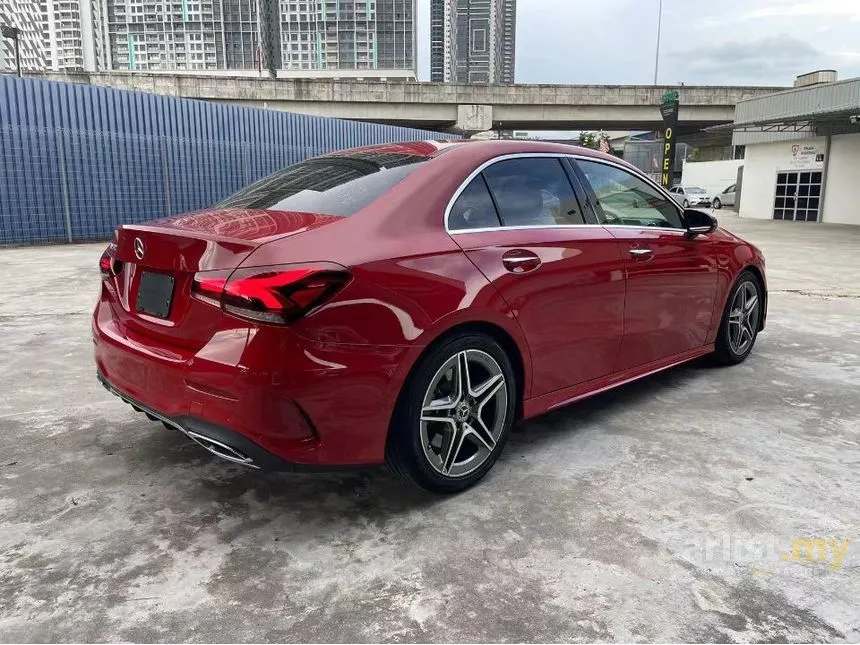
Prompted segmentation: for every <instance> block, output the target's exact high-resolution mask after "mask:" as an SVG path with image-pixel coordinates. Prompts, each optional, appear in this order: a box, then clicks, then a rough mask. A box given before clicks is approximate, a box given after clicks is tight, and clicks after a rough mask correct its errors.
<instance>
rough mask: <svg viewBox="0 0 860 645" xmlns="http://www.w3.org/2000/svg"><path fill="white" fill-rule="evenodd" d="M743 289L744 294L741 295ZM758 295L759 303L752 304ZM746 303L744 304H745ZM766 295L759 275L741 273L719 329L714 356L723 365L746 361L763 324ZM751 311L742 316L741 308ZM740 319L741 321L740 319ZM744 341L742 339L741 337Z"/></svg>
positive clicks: (730, 295) (730, 293)
mask: <svg viewBox="0 0 860 645" xmlns="http://www.w3.org/2000/svg"><path fill="white" fill-rule="evenodd" d="M741 290H743V291H744V296H739V294H740V292H741ZM753 294H754V295H755V298H756V304H755V305H754V306H752V307H751V306H750V305H749V304H747V303H749V302H750V298H751V297H752V295H753ZM742 303H744V304H742ZM763 303H764V297H763V293H762V287H761V284H760V283H759V280H758V278H757V277H756V276H755V274H753V273H752V272H751V271H744V272H742V273H741V274H740V276H738V279H737V280H736V281H735V284H734V286H733V287H732V290H731V292H729V297H728V300H726V308H725V310H724V311H723V317H722V320H721V321H720V329H719V331H718V332H717V340H716V348H715V351H714V359H715V360H716V362H717V363H719V364H721V365H737V364H738V363H742V362H744V361H745V360H746V359H747V357H748V356H749V355H750V352H752V349H753V347H754V346H755V341H756V338H758V330H759V327H760V325H761V317H762V311H763V309H762V305H763ZM741 306H743V307H744V310H745V311H746V312H747V313H746V314H744V315H739V313H738V312H739V310H740V307H741ZM738 321H739V322H738ZM739 334H740V338H741V339H742V340H743V342H742V343H739V342H738V338H739V336H738V335H739Z"/></svg>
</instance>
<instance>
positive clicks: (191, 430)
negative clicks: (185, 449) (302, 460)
mask: <svg viewBox="0 0 860 645" xmlns="http://www.w3.org/2000/svg"><path fill="white" fill-rule="evenodd" d="M97 376H98V379H99V381H100V382H101V384H102V385H103V386H104V387H105V389H106V390H107V391H108V392H110V393H111V394H114V395H115V396H118V397H119V398H120V399H122V400H123V401H125V402H126V403H128V404H129V405H131V406H132V407H133V408H134V409H135V410H137V411H138V412H143V413H145V414H146V415H147V416H148V417H150V418H153V419H157V420H158V421H161V422H162V423H164V424H165V425H167V426H170V427H171V428H174V429H176V430H179V431H180V432H181V433H182V434H184V435H185V436H186V437H188V438H189V439H191V440H192V441H193V442H194V443H196V444H198V445H200V446H201V447H202V448H204V449H206V450H208V451H209V452H211V453H212V454H214V455H215V456H217V457H220V458H221V459H226V460H227V461H231V462H233V463H237V464H241V465H242V466H248V467H249V468H256V469H263V470H276V471H287V472H295V471H303V470H315V468H314V467H312V466H304V465H302V464H294V463H290V462H288V461H286V460H284V459H282V458H280V457H278V456H277V455H275V454H273V453H271V452H269V451H268V450H266V449H265V448H263V447H262V446H259V445H257V444H256V443H254V442H253V441H251V440H250V439H248V438H247V437H246V436H244V435H242V434H240V433H238V432H234V431H233V430H230V429H229V428H224V427H221V426H218V425H215V424H214V423H209V422H207V421H204V420H203V419H196V418H194V417H178V418H174V417H168V416H166V415H164V414H162V413H160V412H157V411H156V410H153V409H152V408H150V407H148V406H146V405H145V404H143V403H141V402H140V401H137V400H135V399H133V398H132V397H130V396H129V395H128V394H125V393H124V392H120V391H119V390H118V389H117V388H115V387H114V386H113V385H111V384H110V383H109V382H108V380H107V379H106V378H105V377H104V375H103V374H102V373H101V372H97Z"/></svg>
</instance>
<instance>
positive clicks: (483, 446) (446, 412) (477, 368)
mask: <svg viewBox="0 0 860 645" xmlns="http://www.w3.org/2000/svg"><path fill="white" fill-rule="evenodd" d="M507 399H508V390H507V388H506V387H505V375H504V373H503V372H502V368H501V366H500V365H499V363H498V362H497V361H496V360H495V359H494V358H493V357H492V356H490V355H489V354H487V353H486V352H482V351H480V350H477V349H467V350H463V351H461V352H458V353H457V354H456V355H454V356H452V357H451V358H449V359H448V360H447V361H445V363H444V364H443V365H442V367H440V368H439V371H438V372H436V375H435V376H434V377H433V380H432V381H430V385H429V386H428V387H427V393H426V394H425V396H424V405H423V406H422V409H421V445H422V447H423V448H424V455H425V456H426V457H427V460H428V461H429V462H430V465H431V466H432V467H433V468H435V469H436V470H437V471H438V472H439V473H440V474H442V475H445V476H448V477H459V476H462V475H468V474H469V473H471V472H474V471H475V470H476V469H478V468H480V467H481V465H482V464H483V463H484V462H485V461H486V460H487V458H488V457H489V456H490V455H491V454H493V450H494V449H495V447H496V444H497V443H498V441H499V436H500V435H501V433H502V430H503V429H504V427H505V420H506V416H507V411H508V400H507Z"/></svg>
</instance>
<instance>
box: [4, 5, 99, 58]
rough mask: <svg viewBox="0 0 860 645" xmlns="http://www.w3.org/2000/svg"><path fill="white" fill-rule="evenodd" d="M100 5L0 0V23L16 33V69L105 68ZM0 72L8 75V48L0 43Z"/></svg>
mask: <svg viewBox="0 0 860 645" xmlns="http://www.w3.org/2000/svg"><path fill="white" fill-rule="evenodd" d="M104 2H105V0H0V22H2V23H3V24H5V25H9V26H12V27H18V28H19V29H20V30H21V34H20V36H19V41H20V48H21V70H22V71H24V72H42V71H55V72H64V71H65V72H70V71H95V70H99V69H109V68H110V64H109V58H108V51H107V47H106V43H107V41H106V32H105V22H104V18H105V14H104V9H105V4H104ZM4 45H5V47H0V49H3V50H4V52H3V54H5V55H2V56H0V66H2V67H0V69H2V68H5V70H6V71H12V70H13V69H14V65H15V52H14V44H13V43H11V42H9V43H4Z"/></svg>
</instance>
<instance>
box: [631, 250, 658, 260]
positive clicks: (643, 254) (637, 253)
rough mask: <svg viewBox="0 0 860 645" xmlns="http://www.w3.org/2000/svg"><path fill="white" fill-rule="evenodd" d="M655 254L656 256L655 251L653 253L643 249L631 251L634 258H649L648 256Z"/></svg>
mask: <svg viewBox="0 0 860 645" xmlns="http://www.w3.org/2000/svg"><path fill="white" fill-rule="evenodd" d="M653 254H654V251H652V250H651V249H642V248H635V249H630V255H632V256H633V257H634V258H641V257H647V256H649V255H653Z"/></svg>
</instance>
